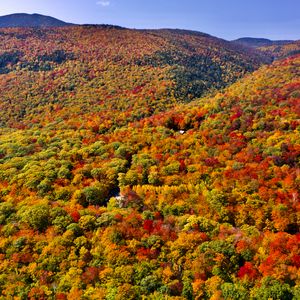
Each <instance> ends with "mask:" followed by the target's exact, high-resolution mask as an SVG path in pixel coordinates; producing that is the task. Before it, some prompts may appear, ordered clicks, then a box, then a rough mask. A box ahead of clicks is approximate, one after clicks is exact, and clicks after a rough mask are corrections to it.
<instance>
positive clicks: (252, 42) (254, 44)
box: [232, 37, 293, 48]
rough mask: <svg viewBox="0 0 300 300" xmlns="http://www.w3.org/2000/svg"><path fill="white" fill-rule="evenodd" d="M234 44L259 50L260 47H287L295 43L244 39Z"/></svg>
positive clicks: (235, 41)
mask: <svg viewBox="0 0 300 300" xmlns="http://www.w3.org/2000/svg"><path fill="white" fill-rule="evenodd" d="M232 42H234V43H236V44H240V45H243V46H248V47H254V48H259V47H265V46H274V45H278V46H281V45H286V44H289V43H292V42H293V41H292V40H280V41H272V40H269V39H264V38H252V37H244V38H240V39H237V40H234V41H232Z"/></svg>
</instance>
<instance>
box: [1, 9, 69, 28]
mask: <svg viewBox="0 0 300 300" xmlns="http://www.w3.org/2000/svg"><path fill="white" fill-rule="evenodd" d="M72 25H74V24H72V23H67V22H64V21H61V20H59V19H57V18H54V17H51V16H45V15H41V14H37V13H34V14H27V13H15V14H9V15H4V16H1V17H0V28H8V27H64V26H72Z"/></svg>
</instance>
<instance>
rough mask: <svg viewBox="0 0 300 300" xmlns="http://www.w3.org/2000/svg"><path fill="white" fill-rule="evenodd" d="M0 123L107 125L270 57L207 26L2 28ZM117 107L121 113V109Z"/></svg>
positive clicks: (224, 81)
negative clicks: (202, 30)
mask: <svg viewBox="0 0 300 300" xmlns="http://www.w3.org/2000/svg"><path fill="white" fill-rule="evenodd" d="M0 41H1V46H0V73H1V74H3V75H0V89H1V91H0V92H1V102H0V125H1V126H3V127H7V126H8V127H13V128H24V127H26V128H28V127H31V126H34V124H37V125H38V126H46V125H49V124H54V123H55V124H60V125H59V126H64V127H66V126H67V127H69V128H74V126H75V127H77V128H79V127H84V128H88V127H90V126H94V125H93V124H94V123H95V122H96V123H98V125H100V123H101V126H100V127H99V128H95V130H96V131H100V132H106V131H108V130H112V129H115V128H116V127H119V126H120V125H125V124H126V123H128V121H133V120H138V119H141V118H143V117H145V116H151V115H152V114H154V113H157V112H161V111H165V110H167V109H170V108H172V107H174V106H175V105H176V103H179V102H189V101H191V100H192V99H195V97H199V96H202V95H204V94H207V93H210V92H213V91H216V90H218V89H220V88H223V87H225V86H226V85H228V84H231V83H232V82H234V81H236V80H237V79H238V78H241V77H242V76H244V74H246V73H247V72H252V71H253V70H255V69H257V68H258V67H259V66H260V65H262V64H263V63H266V62H268V61H269V59H268V58H267V57H266V56H264V55H262V54H261V53H260V52H256V51H255V50H253V51H252V50H251V51H250V53H249V52H248V50H247V49H244V48H241V47H239V46H236V45H234V44H231V43H229V42H226V41H224V40H221V39H217V38H215V37H211V36H209V35H206V34H201V33H197V32H190V31H179V30H155V31H141V30H128V29H124V28H120V27H114V26H75V27H67V28H65V27H64V28H51V29H40V28H36V29H24V28H15V29H2V30H1V32H0ZM120 112H123V113H120Z"/></svg>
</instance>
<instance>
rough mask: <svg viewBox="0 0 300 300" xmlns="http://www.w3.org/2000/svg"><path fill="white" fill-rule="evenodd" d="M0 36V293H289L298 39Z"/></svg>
mask: <svg viewBox="0 0 300 300" xmlns="http://www.w3.org/2000/svg"><path fill="white" fill-rule="evenodd" d="M0 40H1V43H0V45H1V46H0V72H1V75H0V95H1V98H0V293H1V297H0V299H2V298H3V299H109V300H110V299H174V300H175V299H176V300H179V299H188V300H191V299H192V300H193V299H228V300H229V299H236V300H240V299H245V300H248V299H257V300H258V299H259V300H261V299H262V300H269V299H274V300H275V299H299V298H300V273H299V269H300V249H299V242H300V234H299V218H300V214H299V209H300V206H299V179H300V177H299V174H300V173H299V153H300V147H299V140H300V139H299V138H300V137H299V129H300V126H299V125H300V122H299V113H300V111H299V109H300V55H299V54H296V53H292V54H293V55H290V54H291V53H290V50H291V47H292V49H293V50H292V51H298V50H299V49H298V48H297V45H298V44H297V43H294V44H293V46H287V45H283V46H282V48H281V52H280V53H281V54H280V55H278V59H277V60H276V61H275V62H273V64H268V65H264V66H262V65H263V64H266V63H270V62H271V60H272V58H269V57H270V56H272V55H273V54H272V53H271V52H270V51H273V50H272V47H273V46H271V48H268V49H266V51H265V50H254V49H252V50H251V49H250V50H249V49H248V48H245V47H242V46H238V45H235V44H232V43H230V42H226V41H223V40H220V39H217V38H214V37H211V36H209V35H206V34H201V33H196V32H189V31H179V30H159V31H152V30H150V31H141V30H128V29H122V28H115V27H113V28H111V27H105V26H103V27H97V26H75V27H67V28H59V29H57V28H53V29H19V28H17V29H2V30H1V32H0ZM284 56H287V57H286V58H281V59H280V57H284ZM257 69H258V70H257ZM254 70H257V71H255V72H253V71H254ZM233 82H236V83H234V84H232V83H233Z"/></svg>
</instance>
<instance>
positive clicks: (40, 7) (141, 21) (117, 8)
mask: <svg viewBox="0 0 300 300" xmlns="http://www.w3.org/2000/svg"><path fill="white" fill-rule="evenodd" d="M299 11H300V1H298V0H285V1H282V0H264V1H261V0H252V1H240V0H227V1H224V0H200V1H199V0H185V1H182V0H174V1H161V0H152V1H148V0H147V1H141V0H63V1H62V0H43V1H40V0H27V1H24V0H10V1H9V2H8V1H6V0H0V15H7V14H12V13H39V14H43V15H49V16H52V17H55V18H58V19H61V20H63V21H66V22H72V23H77V24H87V23H88V24H113V25H120V26H124V27H128V28H153V29H154V28H181V29H191V30H197V31H201V32H205V33H208V34H211V35H215V36H217V37H221V38H225V39H228V40H232V39H236V38H240V37H261V38H269V39H273V40H280V39H281V40H282V39H294V40H295V39H300V32H299V28H300V14H299Z"/></svg>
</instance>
